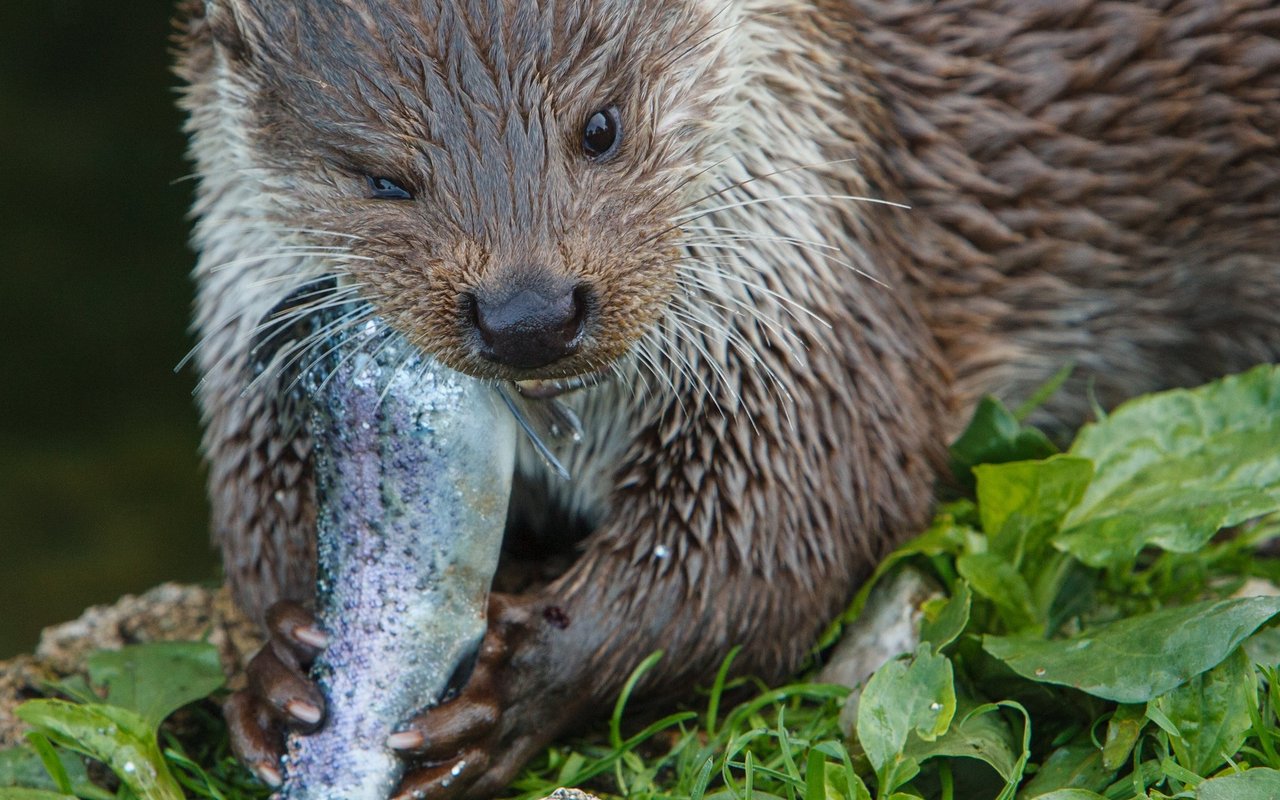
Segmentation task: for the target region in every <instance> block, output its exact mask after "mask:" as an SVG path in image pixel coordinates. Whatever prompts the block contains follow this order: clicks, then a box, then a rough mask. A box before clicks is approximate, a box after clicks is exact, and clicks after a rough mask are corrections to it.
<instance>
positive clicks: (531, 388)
mask: <svg viewBox="0 0 1280 800" xmlns="http://www.w3.org/2000/svg"><path fill="white" fill-rule="evenodd" d="M607 374H608V373H607V370H603V369H601V370H596V371H595V372H586V373H583V374H581V375H574V376H572V377H568V378H530V379H527V380H522V381H513V383H514V384H515V386H516V391H517V392H519V393H520V394H521V395H522V396H524V397H528V398H530V399H533V400H551V399H553V398H556V397H559V396H560V395H562V394H568V393H569V392H576V391H577V390H579V389H587V388H590V387H592V386H596V385H599V384H600V383H602V382H603V381H604V379H605V376H606V375H607Z"/></svg>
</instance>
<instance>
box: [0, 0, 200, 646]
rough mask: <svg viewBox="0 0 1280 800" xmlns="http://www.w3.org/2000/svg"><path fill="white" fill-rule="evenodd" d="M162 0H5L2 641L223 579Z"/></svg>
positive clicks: (166, 9)
mask: <svg viewBox="0 0 1280 800" xmlns="http://www.w3.org/2000/svg"><path fill="white" fill-rule="evenodd" d="M170 15H171V3H169V2H166V0H112V2H107V3H104V2H100V0H4V2H0V211H2V213H0V308H2V309H3V311H0V658H4V657H6V656H9V655H12V654H15V653H18V652H21V651H23V650H28V649H30V648H31V647H32V646H33V645H34V643H35V639H36V635H37V634H38V632H39V630H40V628H41V627H42V626H44V625H47V624H50V623H53V622H58V621H61V620H65V619H71V618H73V617H75V616H77V615H78V614H79V612H80V611H81V609H83V608H84V607H85V606H86V605H88V604H91V603H102V602H110V601H112V600H114V599H115V598H116V597H118V596H119V595H120V594H122V593H125V592H137V591H141V590H144V589H146V588H147V587H149V586H152V585H154V584H156V583H158V582H160V581H163V580H168V579H174V580H204V581H211V580H213V579H215V578H216V575H217V569H216V566H215V558H214V555H213V553H212V551H211V549H210V547H209V544H208V536H207V533H206V520H205V515H206V509H205V501H204V495H203V486H202V480H203V473H202V467H201V464H200V459H199V456H198V450H197V448H198V435H199V434H198V430H197V417H196V412H195V409H194V405H193V402H192V397H191V389H192V387H193V386H194V384H195V377H194V375H193V373H192V372H191V371H190V370H189V369H188V370H185V371H183V372H181V373H179V374H174V372H173V368H174V366H175V365H176V364H177V363H178V361H179V360H180V359H181V358H182V356H183V355H184V354H185V353H186V351H187V350H188V349H189V348H190V346H191V344H192V341H191V338H190V336H189V335H188V334H187V331H186V326H187V319H188V315H189V309H190V306H191V302H190V300H191V295H192V288H191V284H190V281H189V279H188V273H189V271H190V268H191V264H192V262H193V255H192V254H191V252H190V251H189V250H188V249H187V245H186V237H187V230H188V224H187V222H186V219H185V213H186V209H187V206H188V205H189V201H190V195H191V192H192V188H193V187H192V184H191V182H190V181H180V180H179V179H180V178H182V176H184V175H186V174H187V173H188V172H190V167H189V165H188V164H186V163H185V161H184V160H183V148H184V141H183V137H182V135H181V133H180V126H181V122H182V120H181V117H180V115H179V114H178V112H177V111H176V110H175V109H174V92H173V88H174V86H175V85H176V80H175V79H174V78H173V77H172V76H171V75H170V74H169V54H168V48H169V42H168V38H169V29H170V26H169V19H170Z"/></svg>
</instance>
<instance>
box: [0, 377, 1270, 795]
mask: <svg viewBox="0 0 1280 800" xmlns="http://www.w3.org/2000/svg"><path fill="white" fill-rule="evenodd" d="M952 454H953V457H954V462H955V467H956V472H957V475H958V477H960V479H961V482H962V483H963V484H964V485H965V487H966V489H965V491H966V493H967V496H964V497H960V498H958V499H953V500H951V501H950V502H948V503H946V504H945V505H943V506H942V507H941V509H940V510H939V512H938V515H937V518H936V519H935V521H934V524H933V525H932V526H931V527H930V528H929V529H928V530H927V531H925V532H924V533H923V534H922V535H921V536H919V537H918V538H916V539H915V540H913V541H911V542H908V543H907V544H906V545H904V546H903V547H902V548H900V549H899V550H898V551H896V552H895V553H894V554H893V555H892V556H891V557H890V558H889V559H887V560H886V561H885V563H884V564H883V565H882V566H881V568H880V569H879V570H878V571H877V573H876V577H875V580H874V581H873V582H872V584H874V583H875V581H878V580H880V579H881V578H883V577H884V576H885V575H887V574H889V573H891V572H893V571H895V570H900V569H908V568H909V569H915V570H919V571H921V572H924V573H926V574H928V575H929V576H930V577H931V578H932V579H934V580H935V581H936V582H937V583H938V584H939V585H940V586H941V587H942V590H943V596H940V597H938V598H936V599H934V600H931V601H929V602H928V603H927V604H926V606H925V608H924V613H925V620H924V623H923V627H922V641H921V643H920V645H919V647H918V649H917V650H916V651H915V652H914V653H912V654H909V655H905V656H903V657H902V658H899V659H897V660H894V661H890V662H889V663H887V664H885V665H884V666H883V667H881V668H880V669H879V670H878V671H877V672H876V673H875V674H874V675H873V676H872V677H871V679H870V680H869V681H868V682H867V684H866V686H865V688H864V690H863V691H862V692H861V695H860V697H859V698H858V699H857V700H856V701H854V702H856V703H857V706H856V711H855V710H854V709H850V711H849V719H851V720H852V721H853V727H854V730H855V731H856V736H853V737H846V736H845V735H844V733H843V732H842V730H841V726H840V721H839V720H840V715H841V710H842V709H843V708H844V706H845V705H846V703H847V702H849V694H850V693H849V691H848V690H847V689H843V688H840V687H834V686H827V685H820V684H813V683H796V684H793V685H790V686H786V687H783V688H780V689H766V688H764V687H760V686H756V685H754V684H753V683H752V682H751V681H747V680H735V681H729V680H726V675H727V674H728V672H729V667H730V664H731V660H732V656H731V657H730V659H729V660H727V661H726V662H725V667H724V668H723V669H722V671H721V675H720V676H719V678H718V679H717V680H716V681H715V682H714V684H713V685H712V686H711V687H709V688H708V689H707V691H706V694H705V699H704V701H703V702H702V703H701V704H699V706H698V710H696V711H694V710H690V711H684V712H681V713H677V714H674V715H672V716H669V717H666V718H664V719H661V720H659V721H657V722H655V723H653V724H651V725H649V726H648V727H647V728H645V729H644V730H642V731H639V732H637V733H634V734H631V733H628V732H627V729H626V728H624V726H623V724H622V711H623V709H624V708H625V706H626V701H627V696H626V694H624V696H623V697H622V698H621V699H620V700H619V702H618V705H617V708H616V709H615V713H614V714H613V717H612V719H611V720H610V722H609V724H608V725H607V726H606V727H605V728H603V729H602V730H601V731H600V732H598V733H597V734H596V735H594V736H592V737H590V738H588V739H585V740H581V741H578V742H573V743H570V744H566V745H561V746H557V747H554V748H552V749H550V750H548V751H547V752H546V753H545V754H544V755H543V756H542V757H541V758H539V759H538V760H537V761H536V762H535V763H534V764H533V765H531V766H530V767H529V769H527V770H526V771H525V773H524V774H523V775H522V776H521V777H520V778H519V779H518V780H517V781H516V783H515V785H514V786H513V789H512V791H513V794H518V795H519V796H521V797H522V798H523V797H536V796H540V795H543V794H546V793H547V792H549V791H550V790H551V789H553V788H555V787H557V786H562V785H578V786H582V787H583V788H586V789H588V790H590V791H594V792H597V793H601V794H605V795H621V796H628V797H639V798H650V797H652V798H679V799H680V800H686V798H687V799H688V800H719V798H729V797H734V798H738V797H742V798H753V799H754V798H784V799H785V800H826V799H827V798H851V799H852V800H864V799H865V800H871V798H876V799H877V800H902V799H903V798H915V797H919V798H942V799H943V800H951V799H952V798H958V799H959V800H968V799H969V798H978V799H985V798H1000V800H1013V798H1017V799H1018V800H1032V799H1033V798H1039V800H1098V799H1099V798H1106V799H1107V800H1127V799H1128V798H1152V799H1155V798H1172V797H1182V798H1197V799H1198V800H1226V799H1227V798H1231V799H1232V800H1251V799H1252V798H1276V797H1280V628H1278V627H1276V626H1275V625H1274V623H1275V619H1276V616H1277V614H1280V598H1277V597H1269V596H1261V597H1254V596H1249V595H1250V594H1253V593H1254V592H1251V591H1249V588H1250V587H1251V586H1263V587H1267V586H1268V583H1267V582H1276V583H1280V563H1277V561H1275V560H1272V559H1268V558H1264V557H1261V556H1260V555H1259V551H1260V548H1263V547H1264V546H1265V545H1266V544H1267V542H1269V541H1270V540H1272V539H1275V538H1276V537H1277V536H1280V367H1259V368H1257V369H1255V370H1253V371H1251V372H1249V373H1246V374H1244V375H1239V376H1235V377H1232V378H1227V379H1224V380H1222V381H1218V382H1216V383H1213V384H1210V385H1208V386H1205V387H1202V388H1200V389H1196V390H1193V391H1176V392H1167V393H1163V394H1160V395H1153V396H1151V397H1147V398H1142V399H1139V400H1135V401H1133V402H1131V403H1128V404H1126V405H1125V406H1122V407H1121V408H1120V409H1117V410H1116V411H1115V412H1114V413H1112V414H1111V415H1109V416H1107V417H1105V418H1103V419H1101V420H1100V421H1099V422H1097V423H1095V424H1092V425H1089V426H1086V427H1085V428H1084V429H1083V430H1082V431H1081V432H1080V434H1079V436H1078V437H1077V438H1076V441H1075V442H1074V444H1073V445H1072V446H1071V447H1070V448H1069V449H1068V450H1067V451H1066V452H1063V453H1059V452H1057V451H1056V448H1054V446H1053V445H1052V444H1051V443H1050V442H1049V440H1048V439H1046V438H1045V437H1044V436H1042V435H1040V434H1038V433H1037V432H1035V431H1033V430H1031V429H1029V428H1026V427H1025V426H1023V424H1022V423H1021V422H1020V421H1019V418H1018V416H1016V415H1014V414H1011V413H1010V412H1008V411H1007V410H1005V409H1004V408H1002V407H1001V406H1000V405H999V404H998V403H995V402H994V401H987V402H984V403H983V404H982V405H981V407H980V408H979V409H978V411H977V413H976V414H975V418H974V421H973V424H972V425H971V426H970V428H969V430H968V431H967V432H966V433H965V434H964V436H963V437H962V438H961V439H960V440H959V441H958V442H957V444H956V446H955V447H954V448H953V452H952ZM1251 579H1263V581H1264V582H1262V583H1253V584H1248V585H1247V582H1248V581H1250V580H1251ZM871 588H872V586H871V585H869V586H868V587H867V588H865V589H864V590H863V592H862V593H861V594H860V596H859V598H858V599H857V601H856V602H855V603H854V605H853V607H852V608H851V609H850V612H849V613H848V614H847V615H846V619H845V620H843V621H842V622H847V621H848V620H849V619H852V618H854V617H856V615H857V613H858V610H859V609H860V608H861V605H862V603H863V602H864V601H865V599H866V596H867V594H868V592H869V591H870V590H871ZM840 627H841V624H837V625H836V626H834V627H833V629H832V631H831V632H830V633H829V634H828V636H827V637H825V638H824V643H827V644H829V643H830V642H832V641H834V639H835V638H836V636H837V635H838V633H839V629H840ZM659 657H660V656H659V655H655V656H654V657H652V658H651V659H650V660H649V661H648V662H646V664H645V665H642V666H641V667H640V669H639V670H637V675H639V674H640V673H641V672H643V670H645V669H647V668H649V667H651V666H652V664H653V663H655V659H657V658H659ZM220 682H221V676H220V675H219V674H218V672H217V664H216V659H214V658H213V656H212V655H211V650H210V648H208V647H207V646H205V645H152V646H147V647H141V648H130V649H129V650H126V651H123V652H122V653H113V654H100V655H98V656H96V657H95V658H94V660H93V663H91V664H90V675H89V682H88V683H83V682H80V683H67V684H64V685H63V686H60V687H58V688H59V689H60V691H61V692H62V693H64V694H66V695H67V696H68V697H70V698H71V700H70V701H62V700H37V701H32V702H30V703H28V704H27V705H25V706H24V707H23V709H22V716H23V718H24V719H26V720H27V721H29V722H30V723H32V724H33V725H34V726H35V727H36V729H37V733H35V734H33V735H32V737H31V747H30V748H29V749H24V750H18V751H11V752H8V753H0V787H4V786H22V787H25V788H23V789H16V788H11V789H4V788H0V799H2V800H27V799H28V798H32V799H39V800H44V799H45V798H68V797H79V798H86V800H97V799H98V798H104V799H105V798H113V797H114V798H120V799H121V800H124V799H126V798H147V800H150V798H157V799H159V798H175V797H179V796H181V793H182V792H183V791H185V792H186V793H187V794H188V795H189V796H196V797H211V798H226V799H227V800H236V799H238V798H258V797H265V796H266V795H267V794H268V792H266V791H265V790H264V789H263V788H262V787H261V786H259V785H257V784H255V783H254V782H253V781H252V780H251V779H249V778H248V777H247V776H246V774H245V773H244V772H243V771H242V770H240V768H239V767H237V766H236V765H235V764H234V762H233V761H232V760H231V759H230V758H229V757H228V755H227V748H226V742H225V732H224V731H223V729H222V728H221V725H220V723H219V722H218V720H217V718H216V715H215V714H213V713H212V712H211V706H209V705H208V704H207V702H206V704H205V705H204V706H199V705H198V706H195V707H193V708H188V710H186V711H184V712H182V714H183V715H185V718H186V719H185V720H184V721H183V723H182V724H181V725H179V726H178V727H179V728H181V729H182V730H183V733H181V734H174V733H172V732H169V731H167V730H166V731H165V732H163V733H162V737H163V741H164V744H163V746H162V745H161V744H159V740H157V738H156V733H155V730H156V726H157V725H158V724H159V722H160V721H161V720H162V719H164V718H165V716H167V715H168V714H169V713H170V712H171V711H172V710H174V709H175V708H178V707H179V706H182V705H183V704H184V703H187V702H189V701H191V700H194V699H196V698H199V697H203V696H204V695H206V694H208V693H209V692H211V691H213V690H214V689H215V688H216V687H217V686H218V685H219V684H220ZM633 683H634V678H633ZM91 685H92V686H93V687H97V688H98V689H99V691H94V690H91V688H90V686H91ZM103 691H105V694H103V693H102V692H103ZM742 692H749V693H750V694H753V695H754V696H753V697H751V699H748V700H746V701H745V702H743V703H742V704H740V705H737V706H736V707H734V708H732V709H731V710H728V711H727V712H726V711H723V710H722V709H724V708H726V707H727V706H728V704H729V699H728V698H729V697H731V696H732V697H736V696H739V694H740V693H742ZM75 754H81V755H87V756H89V757H91V758H93V759H96V760H98V761H100V762H103V763H104V764H106V765H107V766H108V767H109V768H110V769H111V771H112V772H113V773H114V774H115V776H116V777H117V782H118V789H116V790H114V791H107V790H105V789H103V788H101V787H100V786H98V785H95V784H92V783H90V782H89V779H88V774H89V773H87V772H86V770H85V767H84V764H83V762H81V761H80V760H79V758H78V757H77V756H76V755H75Z"/></svg>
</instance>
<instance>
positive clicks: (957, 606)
mask: <svg viewBox="0 0 1280 800" xmlns="http://www.w3.org/2000/svg"><path fill="white" fill-rule="evenodd" d="M971 601H972V595H971V593H970V592H969V584H967V583H965V582H964V581H957V582H956V588H955V594H953V595H952V596H951V598H950V599H949V600H947V602H946V604H945V605H944V606H943V607H942V610H941V611H939V612H938V613H937V616H935V617H934V618H933V619H925V620H924V621H923V622H922V623H921V624H920V639H921V640H922V641H925V642H928V643H929V644H931V645H933V652H935V653H940V652H942V649H943V648H944V647H946V646H947V645H949V644H951V643H952V642H954V641H955V640H956V639H958V638H959V637H960V634H962V633H964V629H965V626H966V625H968V624H969V605H970V603H971Z"/></svg>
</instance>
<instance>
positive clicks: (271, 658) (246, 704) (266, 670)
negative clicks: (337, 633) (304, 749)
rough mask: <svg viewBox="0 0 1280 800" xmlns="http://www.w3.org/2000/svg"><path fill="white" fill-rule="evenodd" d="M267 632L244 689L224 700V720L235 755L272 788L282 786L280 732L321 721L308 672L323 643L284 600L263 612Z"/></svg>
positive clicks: (301, 612) (320, 701)
mask: <svg viewBox="0 0 1280 800" xmlns="http://www.w3.org/2000/svg"><path fill="white" fill-rule="evenodd" d="M267 633H268V640H267V643H266V645H264V646H263V648H262V649H261V650H259V651H258V653H257V655H255V656H254V657H253V660H251V661H250V662H249V667H248V669H247V673H248V678H249V687H248V688H247V689H245V690H243V691H239V692H236V693H235V694H233V695H232V696H231V698H230V699H229V700H227V702H226V704H225V705H224V706H223V716H224V717H225V718H226V720H227V728H228V731H229V733H230V735H231V748H232V750H233V751H234V752H235V754H236V756H237V757H238V758H239V759H240V760H241V762H242V763H244V764H245V765H246V766H248V767H249V769H250V770H252V771H253V773H254V774H255V775H257V776H258V778H260V779H261V780H262V782H263V783H266V784H267V785H269V786H273V787H274V786H279V785H280V784H281V783H282V782H283V775H282V773H281V771H280V759H281V758H282V757H283V756H284V736H285V731H286V730H301V731H308V732H309V731H313V730H316V729H317V728H319V727H320V725H321V724H322V722H323V720H324V697H323V696H322V695H321V694H320V690H319V689H318V688H316V686H315V684H314V683H312V682H311V680H310V679H309V678H308V677H307V670H308V669H309V668H310V666H311V662H312V661H314V660H315V658H316V656H317V655H319V653H320V651H321V649H322V648H323V646H324V644H325V643H326V639H325V636H324V633H323V632H321V631H320V629H319V628H317V627H316V625H315V618H314V617H313V616H312V615H311V613H310V612H308V611H307V610H306V609H304V608H303V607H302V606H300V605H298V604H297V603H291V602H287V601H284V602H279V603H276V604H275V605H274V606H272V607H271V609H270V610H269V611H268V612H267Z"/></svg>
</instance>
